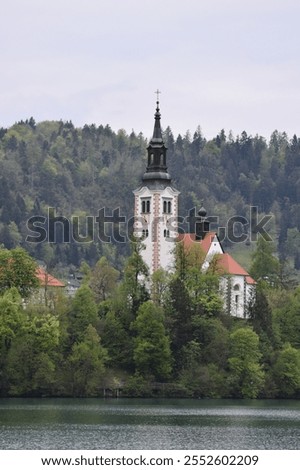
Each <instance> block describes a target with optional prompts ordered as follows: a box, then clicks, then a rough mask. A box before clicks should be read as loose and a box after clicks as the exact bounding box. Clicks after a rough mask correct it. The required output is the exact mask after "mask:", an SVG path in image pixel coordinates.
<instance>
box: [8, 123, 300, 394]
mask: <svg viewBox="0 0 300 470" xmlns="http://www.w3.org/2000/svg"><path fill="white" fill-rule="evenodd" d="M164 137H165V142H166V145H167V146H168V166H169V171H170V173H171V176H172V178H173V182H174V185H175V186H176V187H177V188H178V189H179V190H180V191H181V196H180V215H182V216H186V215H187V214H188V213H189V211H190V209H191V208H193V207H197V208H199V207H201V205H202V204H204V205H205V207H206V209H207V212H208V215H212V216H218V217H219V225H220V226H223V227H225V226H226V221H227V220H228V219H229V218H230V217H232V216H235V215H239V216H242V217H245V218H248V217H249V207H250V206H251V205H252V206H257V207H258V210H259V216H260V217H262V216H263V215H264V214H268V213H271V214H273V215H274V222H273V224H271V225H270V234H271V236H272V239H273V242H270V241H266V240H264V238H263V237H259V239H258V241H257V243H253V245H254V247H253V249H252V252H251V253H252V259H251V266H250V274H251V275H252V276H253V277H254V278H255V279H256V280H257V281H258V284H257V289H256V296H255V297H254V298H253V299H252V301H251V302H250V304H249V306H248V316H247V318H246V319H237V318H233V317H230V316H228V315H226V312H224V310H223V301H222V298H221V296H220V292H219V275H220V274H219V273H218V272H215V271H214V266H216V264H215V263H211V269H208V270H207V271H206V272H203V271H201V269H200V264H199V259H198V258H197V257H195V255H194V254H193V253H189V254H188V253H184V252H182V251H180V244H178V247H177V248H176V269H175V272H174V273H172V274H170V273H166V272H164V271H161V270H159V271H157V272H156V273H154V275H153V276H152V279H148V273H147V267H146V266H145V265H144V263H143V260H142V257H141V249H142V246H141V244H140V243H139V242H137V243H133V244H130V243H113V244H109V243H101V242H100V241H99V240H91V241H90V242H87V243H76V242H75V241H74V240H71V242H70V243H64V242H63V241H64V240H63V235H64V232H63V231H61V232H59V231H58V233H57V239H56V240H55V241H54V242H51V243H49V242H48V241H47V240H46V241H45V242H43V243H29V242H26V241H25V240H26V236H27V234H28V227H27V221H28V219H30V218H31V217H34V216H38V217H39V216H40V217H41V216H45V217H46V216H47V215H48V208H49V207H51V208H53V210H55V213H56V215H59V216H62V217H71V216H77V217H78V218H79V219H78V220H80V221H82V222H83V225H84V221H85V218H86V217H87V216H97V215H98V210H99V209H101V208H103V207H105V208H106V210H107V211H108V212H109V211H113V210H114V209H116V208H118V207H119V208H120V213H121V214H125V215H127V216H130V215H132V213H133V194H132V190H133V189H134V188H136V187H138V186H139V184H140V179H141V176H142V174H143V172H144V171H145V167H146V147H147V139H146V138H145V137H144V136H143V135H142V134H138V135H136V134H135V133H134V132H132V133H131V134H130V135H127V134H126V132H125V131H123V130H119V131H118V132H114V131H112V129H111V128H110V127H109V126H99V127H96V126H94V125H89V126H88V125H86V126H84V127H83V128H82V129H77V128H75V127H74V126H73V124H72V123H71V122H61V121H60V122H50V121H49V122H48V121H47V122H41V123H35V121H34V119H32V118H31V119H29V120H27V121H24V122H23V121H21V122H19V123H17V124H15V125H14V126H12V127H11V128H9V129H3V128H2V129H0V243H1V249H0V395H1V396H79V397H82V396H102V394H103V390H104V389H107V390H110V391H111V393H115V391H116V390H118V391H120V392H121V393H122V394H123V396H169V397H171V396H176V397H234V398H257V397H267V398H275V397H278V398H299V396H300V340H299V338H300V291H299V287H297V284H298V283H297V277H298V276H299V267H300V266H299V264H300V263H299V259H300V236H299V228H300V210H299V209H300V208H299V196H300V139H299V138H297V137H296V136H294V137H293V138H292V139H289V138H288V136H287V135H286V134H284V133H279V132H277V131H275V132H274V133H273V134H272V136H271V138H270V140H269V141H267V140H266V139H265V138H263V137H260V136H255V137H252V136H248V135H247V134H246V132H243V133H242V135H241V136H238V137H236V138H233V137H232V135H228V136H226V135H225V134H224V132H223V131H221V132H220V134H219V135H217V136H216V137H215V138H214V139H212V140H206V139H205V137H204V136H203V135H202V134H201V131H200V129H198V130H197V131H196V132H195V133H194V134H193V135H192V134H190V133H189V132H187V133H186V134H185V135H184V136H180V135H179V136H177V137H176V138H175V137H174V136H173V134H172V132H171V129H170V128H167V129H165V131H164ZM109 213H111V212H109ZM245 231H246V232H247V234H249V235H250V229H249V227H245ZM84 232H85V229H84V227H83V229H82V233H84ZM247 243H249V240H248V241H244V242H243V250H247ZM224 244H225V246H226V248H227V249H232V248H233V247H232V246H231V245H232V243H231V242H230V240H225V241H224ZM251 245H252V243H251ZM34 259H35V260H41V261H43V262H44V263H45V264H46V265H47V268H48V270H50V271H54V272H58V273H59V272H63V271H64V270H66V272H68V270H70V269H71V270H76V269H80V270H81V273H82V276H83V280H82V285H81V287H80V288H79V289H78V290H77V292H76V294H75V296H74V297H73V298H71V297H68V296H67V295H65V293H63V292H62V293H61V294H59V295H58V296H57V297H54V298H52V299H51V302H50V301H48V300H49V299H48V300H47V295H48V294H49V292H48V291H46V290H45V302H43V303H40V302H39V303H37V302H35V301H34V295H35V294H34V292H35V291H36V289H37V287H38V286H37V281H36V276H35V269H36V264H35V262H34ZM149 282H150V283H151V286H152V288H151V298H150V293H149V289H148V288H147V285H149ZM24 299H25V300H24ZM24 302H25V303H24Z"/></svg>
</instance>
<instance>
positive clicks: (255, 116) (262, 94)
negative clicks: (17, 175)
mask: <svg viewBox="0 0 300 470" xmlns="http://www.w3.org/2000/svg"><path fill="white" fill-rule="evenodd" d="M0 12H1V13H0V25H1V27H0V44H1V49H0V57H1V62H0V64H1V69H0V71H1V72H0V84H1V86H0V127H7V126H10V125H12V124H13V123H14V122H16V121H19V120H21V119H26V118H29V117H30V116H33V117H34V118H35V120H36V121H42V120H56V119H63V120H72V121H73V123H74V124H75V125H76V126H82V125H83V124H85V123H88V124H92V123H95V124H97V125H99V124H109V125H110V126H111V127H112V128H113V129H114V130H115V131H116V130H118V129H120V128H124V129H125V130H126V131H127V132H131V130H132V129H134V130H135V131H136V132H140V131H141V132H143V133H144V135H145V136H146V137H149V136H150V135H151V133H152V129H153V113H154V110H155V99H156V98H155V94H154V92H155V90H156V89H157V88H159V89H160V90H161V91H162V93H161V95H160V100H161V112H162V125H163V127H166V126H167V125H169V126H170V127H171V129H172V130H173V132H174V133H175V134H176V135H177V134H178V133H181V134H184V133H185V132H186V130H187V129H190V130H191V132H192V133H193V132H194V131H195V129H196V128H197V126H198V125H200V126H201V128H202V131H203V134H204V135H205V136H206V137H208V138H210V137H213V136H215V135H216V134H217V133H218V132H219V131H220V130H221V129H222V128H224V129H225V131H226V132H227V133H228V131H229V130H232V131H233V133H234V135H236V134H240V133H241V132H242V131H243V130H246V131H247V132H248V133H249V134H252V135H255V134H256V133H258V134H260V135H263V136H265V137H267V138H269V136H270V134H271V133H272V132H273V131H274V130H275V129H278V130H279V131H286V132H287V133H288V135H289V136H290V137H292V135H293V134H294V133H297V134H298V135H299V136H300V27H299V21H300V20H299V19H300V2H299V0H251V1H250V0H185V1H176V0H159V1H158V0H49V1H42V0H26V1H25V0H7V1H3V2H2V5H1V9H0Z"/></svg>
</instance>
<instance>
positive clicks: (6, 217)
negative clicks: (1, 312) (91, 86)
mask: <svg viewBox="0 0 300 470" xmlns="http://www.w3.org/2000/svg"><path fill="white" fill-rule="evenodd" d="M164 139H165V142H166V145H167V147H168V154H167V162H168V167H169V171H170V174H171V176H172V178H173V182H174V185H175V186H176V187H177V189H178V190H179V191H180V192H181V196H180V206H179V209H180V215H182V216H186V215H188V213H189V210H190V209H191V208H193V207H194V206H197V207H201V205H202V203H203V202H204V204H205V207H206V209H207V211H208V214H209V215H214V216H218V217H219V226H222V227H224V226H226V222H227V220H228V219H229V218H230V217H232V216H233V215H239V216H242V217H245V218H249V206H250V205H253V206H257V207H258V210H259V212H260V213H261V214H265V213H272V214H273V215H274V217H275V227H274V228H273V235H274V237H273V238H274V239H275V240H276V244H277V246H276V249H277V252H278V256H279V258H280V260H281V261H282V262H283V263H285V264H286V265H288V266H289V268H290V269H296V270H299V268H300V235H299V229H300V215H299V214H300V210H299V200H300V139H299V138H298V137H297V136H296V135H295V136H293V137H292V138H289V137H288V136H287V134H286V133H285V132H278V131H274V132H273V133H272V135H271V137H270V138H269V139H268V140H267V139H266V138H264V137H262V136H258V135H256V136H251V135H248V134H247V133H246V132H242V134H241V135H239V136H236V137H234V136H233V135H232V134H231V133H229V135H225V132H224V131H223V130H222V131H220V133H219V134H218V135H217V136H216V137H215V138H213V139H210V140H207V139H206V138H205V136H203V134H202V132H201V129H200V127H199V128H197V130H196V131H195V132H194V133H193V134H192V133H191V132H189V131H188V132H186V133H185V135H178V136H177V137H175V136H174V135H173V133H172V131H171V129H170V127H167V128H166V129H165V131H164ZM146 147H147V139H146V138H145V137H144V136H143V135H142V134H141V133H139V134H136V133H135V132H131V133H130V134H127V133H126V132H125V131H124V130H122V129H121V130H119V131H117V132H114V131H113V130H112V129H111V128H110V126H109V125H105V126H103V125H100V126H96V125H93V124H92V125H85V126H83V127H82V128H76V127H75V126H74V125H73V124H72V122H70V121H67V122H63V121H44V122H40V123H36V122H35V121H34V119H33V118H30V119H28V120H26V121H20V122H18V123H16V124H15V125H13V126H11V127H10V128H8V129H4V128H0V175H1V176H0V240H1V243H3V244H4V246H5V247H6V248H9V249H12V248H15V247H17V246H19V245H21V246H23V247H24V248H26V250H27V251H28V252H29V253H30V254H31V255H32V256H34V257H35V258H36V259H39V260H42V261H44V262H45V263H46V264H47V266H48V267H49V268H50V269H52V270H53V268H55V269H60V268H63V267H64V266H73V267H74V269H76V268H78V267H79V266H80V264H81V263H82V261H86V262H88V263H89V264H90V265H93V264H95V262H96V260H97V259H98V258H100V257H101V256H105V257H107V258H108V259H109V260H110V261H111V262H112V263H113V264H114V265H115V266H116V267H117V268H118V269H121V267H122V265H123V263H124V260H125V258H126V257H127V256H128V255H129V244H128V243H127V244H112V245H108V244H104V243H101V242H100V241H99V240H95V241H94V242H92V241H91V242H90V243H76V242H75V241H74V240H71V242H70V243H65V244H64V243H61V241H62V234H61V233H59V231H58V233H57V238H56V240H55V241H54V242H53V243H47V242H44V243H26V242H25V240H26V235H27V234H28V228H27V220H28V219H29V218H30V217H32V216H47V209H48V207H54V208H55V211H56V214H57V215H62V216H65V217H71V216H72V215H73V216H77V217H78V218H79V220H80V221H81V222H82V231H83V232H84V231H85V218H86V216H89V215H92V216H96V215H97V214H98V210H99V209H101V208H102V207H105V208H106V209H107V211H108V212H109V211H112V210H113V209H115V208H118V207H119V208H120V210H121V213H122V214H124V215H126V216H128V217H129V216H131V215H132V214H133V195H132V190H133V189H135V188H136V187H137V186H138V185H139V184H140V180H141V176H142V174H143V172H144V171H145V168H146V153H147V152H146ZM246 230H247V228H246ZM225 244H226V246H227V247H229V246H230V240H225ZM298 274H299V273H298Z"/></svg>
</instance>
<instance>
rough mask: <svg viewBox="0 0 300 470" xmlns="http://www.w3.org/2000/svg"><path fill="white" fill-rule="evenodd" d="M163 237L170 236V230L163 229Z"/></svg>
mask: <svg viewBox="0 0 300 470" xmlns="http://www.w3.org/2000/svg"><path fill="white" fill-rule="evenodd" d="M164 237H165V238H169V237H170V230H166V229H165V230H164Z"/></svg>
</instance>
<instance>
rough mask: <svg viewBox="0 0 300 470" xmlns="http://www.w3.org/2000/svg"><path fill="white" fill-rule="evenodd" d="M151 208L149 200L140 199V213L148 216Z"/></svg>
mask: <svg viewBox="0 0 300 470" xmlns="http://www.w3.org/2000/svg"><path fill="white" fill-rule="evenodd" d="M150 208H151V204H150V199H142V213H143V214H149V212H150Z"/></svg>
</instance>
